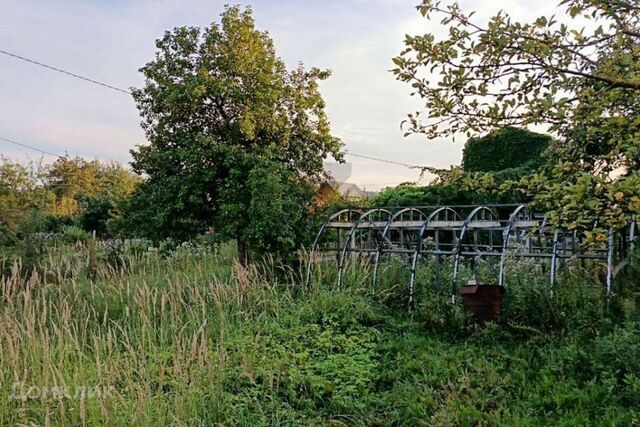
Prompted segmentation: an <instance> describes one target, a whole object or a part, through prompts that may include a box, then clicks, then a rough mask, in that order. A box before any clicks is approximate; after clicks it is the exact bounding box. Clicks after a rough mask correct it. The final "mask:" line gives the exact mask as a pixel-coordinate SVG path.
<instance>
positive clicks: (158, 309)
mask: <svg viewBox="0 0 640 427" xmlns="http://www.w3.org/2000/svg"><path fill="white" fill-rule="evenodd" d="M93 244H96V245H97V248H96V249H91V248H92V246H91V245H93ZM149 244H150V242H148V241H146V242H145V241H105V242H101V241H97V242H93V241H89V242H86V243H84V244H83V243H76V244H74V245H73V246H67V245H62V246H61V245H54V246H48V247H47V250H48V254H47V257H46V258H45V259H46V260H47V261H46V263H45V265H43V270H42V272H41V274H40V273H39V272H36V273H35V274H32V273H30V274H21V273H19V271H20V270H19V269H14V270H13V272H10V273H9V275H8V276H4V277H2V281H3V283H10V284H11V285H10V286H3V287H0V321H1V322H2V325H3V329H2V333H0V351H1V352H2V354H3V355H4V357H3V363H2V364H0V383H2V384H4V386H3V387H1V388H0V423H1V424H7V425H13V424H34V423H35V424H43V425H44V424H47V423H48V424H51V425H62V424H68V425H82V424H88V425H90V424H104V423H109V424H113V425H166V424H180V425H183V424H184V425H215V424H229V425H274V424H291V425H329V424H349V425H420V424H424V425H480V424H482V425H505V426H511V425H519V426H527V425H530V426H538V425H633V424H634V423H637V422H638V420H639V419H640V413H639V412H638V406H639V405H640V401H639V400H638V396H640V394H639V393H638V390H639V388H638V387H640V382H639V380H638V376H637V372H638V370H639V369H640V365H638V364H639V363H640V327H639V324H638V312H637V309H633V310H631V311H629V312H628V313H627V315H626V316H624V317H623V318H617V317H616V316H615V315H614V314H612V313H613V312H614V311H615V310H607V309H606V304H607V301H606V300H605V299H604V298H603V296H602V288H601V287H600V288H595V287H594V286H593V285H594V282H593V280H592V279H591V278H590V274H589V273H590V272H589V270H580V269H576V270H569V271H570V272H571V271H573V272H574V273H575V274H573V273H572V274H561V276H560V280H559V283H558V285H557V292H553V293H552V292H549V291H550V289H549V288H546V287H545V286H544V285H543V286H540V284H541V283H537V282H536V281H528V280H527V281H524V282H522V283H519V282H518V281H515V280H513V278H511V277H510V278H509V281H508V283H509V289H508V291H507V297H508V299H507V300H506V301H505V305H506V306H505V319H504V321H503V323H501V324H493V323H490V324H487V325H485V326H479V325H475V324H473V323H472V322H470V321H469V319H468V317H466V316H465V315H464V313H463V312H462V311H461V309H460V307H459V306H458V305H452V304H451V302H450V299H449V298H448V297H447V296H446V295H445V293H446V292H445V293H443V292H441V291H438V290H437V289H434V288H433V287H432V286H431V284H430V283H429V282H428V281H420V282H419V287H418V289H417V290H418V291H419V293H418V295H417V297H418V300H417V302H418V306H417V307H416V309H415V310H414V311H412V312H408V311H407V309H406V306H402V307H401V306H398V305H396V301H397V300H399V299H401V298H400V295H406V289H405V288H404V287H403V286H398V285H397V284H396V282H395V281H394V280H393V279H391V278H390V277H389V276H387V275H384V276H381V282H380V283H379V287H378V288H377V290H376V291H375V292H371V289H369V287H368V280H363V277H366V276H362V275H360V274H359V273H358V274H356V273H357V272H356V271H355V270H357V269H360V268H365V266H356V267H355V268H354V269H353V270H352V271H350V272H349V274H348V275H347V277H346V279H347V280H346V282H345V286H343V287H342V288H341V289H337V288H336V287H335V282H334V280H335V276H331V275H330V274H328V273H329V270H327V271H322V265H319V267H320V269H319V270H315V271H316V274H314V280H313V282H312V283H311V285H310V286H309V287H304V286H300V284H299V283H297V282H296V281H295V279H284V278H283V277H282V276H280V275H275V274H274V266H273V265H272V264H269V263H255V264H253V265H252V266H250V267H248V268H244V267H241V266H240V265H238V264H237V263H236V262H235V259H234V254H233V253H231V252H230V251H229V249H230V248H229V246H224V247H222V248H220V249H219V250H216V251H213V252H212V251H209V250H206V249H204V248H203V247H202V246H200V245H198V244H192V243H189V244H183V245H180V246H179V247H176V248H175V249H174V250H173V251H171V252H170V253H169V254H167V255H166V256H163V255H161V254H160V253H159V252H158V251H157V250H155V249H149V248H148V247H149ZM92 250H97V251H98V253H97V257H96V258H95V261H93V262H94V263H95V264H94V265H93V268H94V270H93V271H90V270H89V268H88V267H89V264H90V263H91V262H90V261H89V259H90V258H91V257H90V256H88V252H89V251H92ZM425 264H426V263H423V264H422V265H423V266H425V267H428V266H426V265H425ZM515 267H516V266H514V268H515ZM333 270H334V268H333V266H332V267H331V271H333ZM563 271H564V270H563ZM544 276H546V274H545V275H544ZM423 277H424V276H423ZM519 277H522V275H520V276H519ZM629 286H630V287H632V288H633V289H636V290H637V284H636V283H635V282H634V281H630V282H629ZM534 294H535V297H533V295H534ZM525 301H526V302H527V303H528V304H523V302H525ZM620 302H621V301H620V297H619V296H617V295H613V296H612V297H611V299H610V301H609V305H610V307H615V306H617V305H619V303H620ZM626 305H627V306H629V305H630V304H629V303H626ZM589 320H590V321H591V322H589ZM52 372H55V375H53V374H52ZM54 387H66V388H62V389H61V390H63V391H66V392H67V393H68V396H67V395H64V396H61V398H58V397H59V396H57V395H52V394H51V391H52V390H53V391H55V390H56V389H54ZM82 387H84V388H82ZM79 388H80V392H78V389H79ZM45 390H48V391H49V394H47V395H44V394H43V391H45ZM83 390H84V393H82V391H83ZM94 390H97V391H98V393H95V392H94ZM88 391H90V392H88Z"/></svg>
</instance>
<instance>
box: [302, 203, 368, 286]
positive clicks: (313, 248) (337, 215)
mask: <svg viewBox="0 0 640 427" xmlns="http://www.w3.org/2000/svg"><path fill="white" fill-rule="evenodd" d="M345 213H346V214H350V215H351V214H353V213H356V214H359V215H360V216H359V217H358V218H360V217H362V215H363V213H362V211H361V210H359V209H343V210H341V211H339V212H336V213H334V214H333V215H331V216H330V217H329V218H328V219H327V220H326V221H325V222H324V223H322V226H321V227H320V230H318V234H316V238H315V239H314V240H313V244H312V245H311V251H309V262H308V263H307V277H306V280H305V286H309V283H310V281H311V269H312V267H313V255H314V254H315V252H316V249H317V248H318V243H320V238H321V237H322V234H323V233H324V230H325V229H326V228H327V226H328V225H329V224H330V223H331V222H333V220H335V219H336V218H340V216H341V215H344V214H345Z"/></svg>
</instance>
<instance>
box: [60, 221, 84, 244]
mask: <svg viewBox="0 0 640 427" xmlns="http://www.w3.org/2000/svg"><path fill="white" fill-rule="evenodd" d="M90 238H91V235H90V234H89V233H88V232H87V231H85V230H83V229H82V228H80V227H76V226H74V225H70V226H65V227H64V228H63V229H62V234H61V236H60V239H61V240H62V241H63V242H64V243H77V242H86V241H87V240H89V239H90Z"/></svg>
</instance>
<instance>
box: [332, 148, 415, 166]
mask: <svg viewBox="0 0 640 427" xmlns="http://www.w3.org/2000/svg"><path fill="white" fill-rule="evenodd" d="M344 154H346V155H347V156H353V157H360V158H362V159H367V160H374V161H376V162H383V163H389V164H391V165H398V166H404V167H405V168H409V169H422V168H424V166H418V165H410V164H408V163H403V162H396V161H393V160H387V159H381V158H378V157H372V156H366V155H364V154H357V153H353V152H351V151H345V152H344Z"/></svg>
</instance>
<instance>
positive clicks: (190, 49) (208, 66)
mask: <svg viewBox="0 0 640 427" xmlns="http://www.w3.org/2000/svg"><path fill="white" fill-rule="evenodd" d="M221 18H222V19H221V23H220V24H217V23H214V24H212V25H211V26H210V27H208V28H204V29H201V28H194V27H182V28H177V29H175V30H173V31H171V32H167V33H165V35H164V36H163V37H162V38H161V39H159V40H158V41H157V42H156V47H157V49H158V50H157V52H156V56H155V59H154V60H153V61H151V62H149V63H148V64H147V65H146V66H144V67H143V68H142V69H141V72H142V73H143V74H144V75H145V77H146V82H145V86H144V87H143V88H142V89H136V90H134V98H135V100H136V102H137V104H138V108H139V110H140V114H141V116H142V117H143V123H142V126H143V128H144V130H145V131H146V134H147V138H148V140H149V141H150V144H149V145H146V146H141V147H138V148H137V149H136V150H134V151H133V152H132V155H133V158H134V161H133V167H134V170H135V171H137V172H138V173H141V174H146V175H147V177H148V178H147V180H146V181H145V182H144V183H143V184H142V185H141V186H140V187H139V188H138V191H136V192H135V194H134V197H133V199H132V200H131V201H130V203H129V209H128V211H129V212H130V213H131V217H130V218H131V219H132V222H131V224H132V226H135V227H136V228H137V231H138V232H141V233H143V234H145V235H147V236H149V237H151V238H155V239H160V238H164V237H174V238H178V239H186V238H189V237H192V236H194V235H196V234H197V233H200V232H202V231H204V230H205V229H206V228H207V227H210V226H213V227H214V228H215V231H216V232H219V233H221V234H222V235H223V236H224V237H226V238H229V239H237V242H238V247H239V249H240V253H241V259H242V260H246V259H247V255H248V250H247V248H248V247H249V246H250V247H252V248H254V249H255V250H256V252H257V254H259V253H261V252H263V251H265V250H276V247H278V248H283V247H288V248H291V247H292V245H291V242H289V241H288V240H287V239H288V237H286V236H287V233H289V232H290V225H291V224H288V223H287V224H285V223H284V221H288V220H289V217H288V215H285V216H282V213H286V212H284V211H283V209H284V206H289V202H290V200H281V199H278V200H275V199H274V200H272V204H273V206H274V209H273V210H272V211H271V210H269V209H266V205H262V203H263V202H264V201H263V202H261V201H259V199H260V198H262V197H263V194H261V192H260V186H264V188H265V191H266V192H267V193H266V194H269V192H273V193H272V194H273V195H274V197H280V195H286V191H288V189H289V188H291V186H293V187H296V188H302V187H304V183H305V182H306V181H307V180H312V179H314V178H317V177H319V176H320V174H321V173H322V160H323V159H324V158H325V157H326V156H327V155H329V154H331V155H333V156H334V157H336V158H339V157H340V156H339V154H338V150H339V148H340V141H339V140H338V139H336V138H334V137H333V136H331V134H330V130H329V123H328V120H327V118H326V115H325V112H324V105H325V104H324V101H323V99H322V97H321V96H320V93H319V92H318V82H319V81H320V80H324V79H326V78H327V77H328V76H329V73H328V72H327V71H322V70H319V69H316V68H312V69H311V70H305V69H304V68H303V67H302V66H299V67H298V68H296V69H294V70H292V71H288V70H287V69H286V67H285V64H284V63H283V61H282V60H281V59H279V58H278V57H277V56H276V52H275V49H274V46H273V41H272V40H271V38H270V37H269V35H268V34H267V33H266V32H261V31H258V30H256V28H255V25H254V20H253V16H252V11H251V9H249V8H247V9H244V10H242V9H241V8H240V7H238V6H232V7H227V8H226V9H225V11H224V13H222V15H221ZM265 168H266V169H265ZM276 170H278V171H279V172H278V173H275V172H274V171H276ZM267 171H268V173H267ZM258 177H262V178H264V179H265V181H264V182H262V183H259V182H258V181H257V180H258ZM285 189H287V190H286V191H285ZM294 193H295V192H294ZM281 203H282V205H281ZM258 206H262V207H260V208H258ZM263 208H265V209H263ZM258 210H261V211H262V214H263V215H272V217H271V218H264V219H263V220H261V221H262V224H263V225H258V224H257V223H256V215H257V211H258ZM296 221H297V220H296ZM296 221H294V222H293V223H294V224H295V223H296ZM267 223H269V224H271V225H269V227H271V226H272V227H273V228H274V229H273V230H270V231H269V233H267V234H265V231H266V227H267V226H266V225H264V224H267ZM256 227H257V228H256ZM258 229H260V230H262V231H258ZM278 230H280V231H278ZM270 233H271V234H270ZM274 233H275V234H274ZM278 233H280V234H278ZM276 234H277V236H276ZM295 234H296V233H294V235H295ZM265 239H268V240H269V241H268V242H266V241H265ZM283 239H284V240H283ZM265 245H266V246H265Z"/></svg>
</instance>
